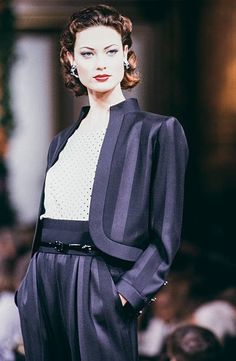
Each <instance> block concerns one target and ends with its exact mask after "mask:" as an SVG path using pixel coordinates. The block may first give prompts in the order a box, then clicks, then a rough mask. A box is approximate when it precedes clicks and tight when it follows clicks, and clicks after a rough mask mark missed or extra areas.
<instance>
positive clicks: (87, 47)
mask: <svg viewBox="0 0 236 361" xmlns="http://www.w3.org/2000/svg"><path fill="white" fill-rule="evenodd" d="M113 45H116V46H119V45H117V44H111V45H108V46H106V47H105V48H104V49H107V48H110V47H111V46H113ZM83 48H86V49H90V50H95V49H94V48H90V47H89V46H82V47H81V48H80V49H83Z"/></svg>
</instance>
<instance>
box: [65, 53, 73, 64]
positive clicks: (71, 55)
mask: <svg viewBox="0 0 236 361" xmlns="http://www.w3.org/2000/svg"><path fill="white" fill-rule="evenodd" d="M66 56H67V58H68V60H69V62H70V65H73V64H74V62H75V59H74V55H73V54H71V53H70V52H69V51H67V53H66Z"/></svg>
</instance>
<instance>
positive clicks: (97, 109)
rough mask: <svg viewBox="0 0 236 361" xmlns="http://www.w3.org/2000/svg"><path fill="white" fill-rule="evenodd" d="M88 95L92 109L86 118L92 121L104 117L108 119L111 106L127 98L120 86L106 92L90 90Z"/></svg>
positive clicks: (100, 119) (97, 120) (98, 120)
mask: <svg viewBox="0 0 236 361" xmlns="http://www.w3.org/2000/svg"><path fill="white" fill-rule="evenodd" d="M88 97H89V105H90V110H89V113H88V115H87V117H86V118H88V119H89V120H90V121H91V122H93V121H94V122H100V121H102V120H103V119H107V118H108V117H109V109H110V107H111V106H112V105H115V104H117V103H120V102H122V101H124V100H125V97H124V95H123V93H122V91H121V89H120V88H119V89H115V90H113V91H112V92H106V93H98V92H91V91H90V92H89V93H88ZM98 114H99V117H98Z"/></svg>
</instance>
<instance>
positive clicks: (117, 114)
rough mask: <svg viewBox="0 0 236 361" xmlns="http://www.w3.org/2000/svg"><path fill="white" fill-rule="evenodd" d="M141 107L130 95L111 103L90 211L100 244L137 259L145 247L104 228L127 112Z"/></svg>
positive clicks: (91, 227) (94, 235)
mask: <svg viewBox="0 0 236 361" xmlns="http://www.w3.org/2000/svg"><path fill="white" fill-rule="evenodd" d="M138 110H139V105H138V101H137V99H135V98H129V99H126V100H125V101H123V102H121V103H119V104H116V105H114V106H112V107H110V118H109V123H108V127H107V130H106V134H105V137H104V140H103V144H102V147H101V151H100V155H99V159H98V163H97V168H96V173H95V178H94V184H93V189H92V196H91V203H90V212H89V231H90V234H91V237H92V239H93V242H94V243H95V244H96V245H97V247H98V248H99V249H101V250H102V251H104V252H106V253H108V254H110V255H111V256H114V257H121V258H123V259H124V258H126V259H127V260H130V261H134V260H135V259H137V257H138V256H139V255H140V254H141V252H142V250H140V249H138V248H135V247H130V246H127V245H125V244H120V243H117V242H114V241H113V240H112V239H111V238H109V237H108V236H107V235H106V234H105V232H104V229H103V217H104V205H105V199H106V197H107V187H108V182H109V177H110V169H111V162H112V159H113V153H114V150H115V146H116V143H117V139H118V136H119V132H120V129H121V125H122V122H123V119H124V116H125V114H127V113H129V112H134V111H138ZM111 217H112V215H111Z"/></svg>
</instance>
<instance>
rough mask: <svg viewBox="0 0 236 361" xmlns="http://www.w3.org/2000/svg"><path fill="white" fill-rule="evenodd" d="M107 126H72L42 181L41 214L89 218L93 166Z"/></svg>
mask: <svg viewBox="0 0 236 361" xmlns="http://www.w3.org/2000/svg"><path fill="white" fill-rule="evenodd" d="M106 129H107V126H106V128H104V127H103V128H100V129H96V130H89V132H88V131H87V130H86V131H84V130H83V129H80V127H79V128H78V129H76V130H75V132H74V133H73V134H72V136H71V137H70V138H69V139H68V141H67V143H66V145H65V147H64V148H63V149H62V151H61V152H60V154H59V157H58V160H57V161H56V162H55V164H54V165H53V166H52V167H51V168H50V169H49V170H48V172H47V175H46V183H45V200H44V207H45V213H44V214H43V215H41V216H40V218H41V219H42V218H53V219H64V220H82V221H87V220H88V219H89V208H90V201H91V194H92V188H93V182H94V177H95V171H96V166H97V162H98V158H99V154H100V150H101V146H102V143H103V140H104V136H105V133H106Z"/></svg>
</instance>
